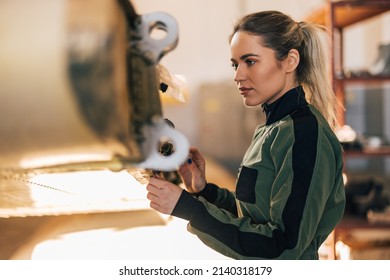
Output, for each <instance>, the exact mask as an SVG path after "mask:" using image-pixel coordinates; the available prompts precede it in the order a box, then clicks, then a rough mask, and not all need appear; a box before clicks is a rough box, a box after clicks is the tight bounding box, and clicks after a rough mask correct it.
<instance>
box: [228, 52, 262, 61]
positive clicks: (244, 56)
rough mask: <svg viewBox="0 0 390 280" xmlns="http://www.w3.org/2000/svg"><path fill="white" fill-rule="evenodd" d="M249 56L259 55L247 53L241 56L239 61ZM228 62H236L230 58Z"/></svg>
mask: <svg viewBox="0 0 390 280" xmlns="http://www.w3.org/2000/svg"><path fill="white" fill-rule="evenodd" d="M250 56H256V57H259V55H257V54H254V53H247V54H243V55H242V56H240V59H241V60H245V59H246V58H248V57H250ZM230 60H231V61H236V60H235V59H234V58H231V59H230Z"/></svg>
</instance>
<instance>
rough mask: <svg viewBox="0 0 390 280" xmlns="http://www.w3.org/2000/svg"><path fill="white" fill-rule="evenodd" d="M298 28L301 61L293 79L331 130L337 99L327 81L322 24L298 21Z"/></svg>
mask: <svg viewBox="0 0 390 280" xmlns="http://www.w3.org/2000/svg"><path fill="white" fill-rule="evenodd" d="M298 26H299V29H300V30H301V31H302V34H303V48H302V50H301V52H302V55H303V57H304V63H302V64H301V65H300V66H298V70H297V79H298V82H299V83H300V84H302V85H303V87H304V89H305V92H307V93H308V94H309V98H308V101H309V103H310V104H312V105H313V106H314V107H315V108H316V109H317V110H319V111H320V112H321V113H322V115H323V116H324V118H325V119H326V120H327V121H328V123H329V125H330V126H331V127H332V129H334V128H335V127H336V126H337V125H338V123H337V119H336V106H337V100H336V97H335V94H334V92H333V89H332V85H331V83H330V79H329V75H330V61H331V60H330V57H329V53H330V52H329V48H330V47H331V46H330V40H329V36H328V33H327V32H326V30H325V29H324V27H322V26H320V25H316V24H311V23H305V22H300V23H299V24H298Z"/></svg>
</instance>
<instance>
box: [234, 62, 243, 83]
mask: <svg viewBox="0 0 390 280" xmlns="http://www.w3.org/2000/svg"><path fill="white" fill-rule="evenodd" d="M245 78H246V75H245V73H244V71H243V69H242V68H241V67H240V66H238V67H237V70H236V72H235V73H234V81H235V82H241V81H243V80H245Z"/></svg>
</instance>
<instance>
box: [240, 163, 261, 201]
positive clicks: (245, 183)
mask: <svg viewBox="0 0 390 280" xmlns="http://www.w3.org/2000/svg"><path fill="white" fill-rule="evenodd" d="M257 174H258V171H257V170H256V169H253V168H249V167H246V166H242V168H241V171H240V175H239V177H238V180H237V186H236V196H237V199H239V200H241V201H243V202H248V203H252V204H253V203H255V202H256V180H257Z"/></svg>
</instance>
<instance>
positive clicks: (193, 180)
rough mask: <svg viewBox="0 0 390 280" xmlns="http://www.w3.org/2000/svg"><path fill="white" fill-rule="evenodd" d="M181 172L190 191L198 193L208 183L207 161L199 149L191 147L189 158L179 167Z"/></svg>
mask: <svg viewBox="0 0 390 280" xmlns="http://www.w3.org/2000/svg"><path fill="white" fill-rule="evenodd" d="M179 174H180V176H181V179H182V181H183V183H184V185H185V186H186V189H187V191H188V192H190V193H198V192H200V191H202V190H203V189H204V187H205V185H206V162H205V160H204V158H203V156H202V155H201V153H200V152H199V151H198V149H196V148H194V147H191V148H190V155H189V158H188V160H187V162H186V163H184V164H183V165H182V166H181V167H180V168H179Z"/></svg>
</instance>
